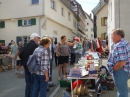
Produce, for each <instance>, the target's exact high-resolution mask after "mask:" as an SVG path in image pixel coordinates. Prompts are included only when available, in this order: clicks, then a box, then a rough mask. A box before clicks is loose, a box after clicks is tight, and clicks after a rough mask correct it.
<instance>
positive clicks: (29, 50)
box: [20, 33, 40, 97]
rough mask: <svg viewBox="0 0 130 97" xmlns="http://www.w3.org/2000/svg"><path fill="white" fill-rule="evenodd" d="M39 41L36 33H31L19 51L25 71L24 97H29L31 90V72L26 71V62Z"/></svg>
mask: <svg viewBox="0 0 130 97" xmlns="http://www.w3.org/2000/svg"><path fill="white" fill-rule="evenodd" d="M39 41H40V36H39V35H38V34H37V33H32V34H31V36H30V42H28V43H27V44H26V46H25V47H24V49H23V50H22V51H21V53H22V54H21V57H20V59H21V60H22V61H23V65H24V70H25V83H26V88H25V97H31V94H32V89H33V77H32V74H31V72H30V71H29V70H28V67H27V65H26V64H27V61H28V58H29V56H30V55H32V54H33V52H34V50H35V49H36V48H37V47H38V42H39Z"/></svg>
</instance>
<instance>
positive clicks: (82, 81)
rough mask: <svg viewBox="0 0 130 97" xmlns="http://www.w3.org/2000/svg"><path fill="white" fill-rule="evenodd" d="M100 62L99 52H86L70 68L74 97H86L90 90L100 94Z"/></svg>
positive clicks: (69, 77) (69, 76)
mask: <svg viewBox="0 0 130 97" xmlns="http://www.w3.org/2000/svg"><path fill="white" fill-rule="evenodd" d="M100 64H101V61H100V58H99V56H98V53H97V52H86V53H85V54H84V56H83V57H82V58H81V59H80V60H79V61H78V63H77V64H75V66H74V67H73V68H71V69H70V73H69V75H68V76H67V79H69V80H70V82H71V95H72V97H75V96H77V97H85V96H87V95H88V94H89V92H95V93H96V96H98V92H99V91H100V88H101V81H100V76H99V65H100Z"/></svg>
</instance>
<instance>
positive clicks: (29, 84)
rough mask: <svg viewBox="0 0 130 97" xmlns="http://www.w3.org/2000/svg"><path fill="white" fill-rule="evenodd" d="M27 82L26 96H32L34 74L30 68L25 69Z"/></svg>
mask: <svg viewBox="0 0 130 97" xmlns="http://www.w3.org/2000/svg"><path fill="white" fill-rule="evenodd" d="M25 82H26V88H25V97H31V94H32V89H33V76H32V74H31V72H29V71H28V69H25Z"/></svg>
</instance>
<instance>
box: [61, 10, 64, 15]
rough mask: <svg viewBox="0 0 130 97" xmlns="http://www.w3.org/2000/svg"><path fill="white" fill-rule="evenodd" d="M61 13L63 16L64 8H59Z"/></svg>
mask: <svg viewBox="0 0 130 97" xmlns="http://www.w3.org/2000/svg"><path fill="white" fill-rule="evenodd" d="M61 15H62V16H64V8H61Z"/></svg>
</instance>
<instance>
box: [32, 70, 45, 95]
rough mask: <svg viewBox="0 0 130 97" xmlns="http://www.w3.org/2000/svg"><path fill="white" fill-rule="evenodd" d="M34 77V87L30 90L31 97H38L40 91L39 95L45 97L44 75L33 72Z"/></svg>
mask: <svg viewBox="0 0 130 97" xmlns="http://www.w3.org/2000/svg"><path fill="white" fill-rule="evenodd" d="M33 78H34V88H33V92H32V97H38V94H39V92H40V96H39V97H46V90H47V86H48V83H47V82H46V81H45V79H46V78H45V75H37V74H35V73H33Z"/></svg>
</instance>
